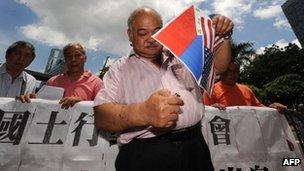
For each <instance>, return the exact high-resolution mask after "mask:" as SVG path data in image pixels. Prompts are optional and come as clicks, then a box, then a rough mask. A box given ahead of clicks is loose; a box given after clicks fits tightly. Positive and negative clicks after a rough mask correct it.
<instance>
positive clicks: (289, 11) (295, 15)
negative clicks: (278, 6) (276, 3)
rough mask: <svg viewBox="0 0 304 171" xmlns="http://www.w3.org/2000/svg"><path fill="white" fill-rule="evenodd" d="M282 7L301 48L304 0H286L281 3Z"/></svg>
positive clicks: (303, 31) (302, 44)
mask: <svg viewBox="0 0 304 171" xmlns="http://www.w3.org/2000/svg"><path fill="white" fill-rule="evenodd" d="M282 9H283V11H284V13H285V16H286V18H287V20H288V22H289V24H290V25H291V27H292V29H293V31H294V33H295V35H296V36H297V38H298V40H299V42H300V44H301V46H302V48H303V47H304V0H287V1H286V2H285V3H284V4H283V5H282Z"/></svg>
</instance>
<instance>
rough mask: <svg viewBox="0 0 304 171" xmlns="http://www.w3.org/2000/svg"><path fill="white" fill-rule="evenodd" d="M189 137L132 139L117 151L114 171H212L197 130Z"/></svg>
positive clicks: (204, 145)
mask: <svg viewBox="0 0 304 171" xmlns="http://www.w3.org/2000/svg"><path fill="white" fill-rule="evenodd" d="M196 132H197V133H195V134H193V135H192V134H191V136H190V137H189V136H186V137H184V136H181V137H179V136H177V137H173V138H172V137H170V136H169V138H167V136H166V135H165V136H161V137H160V138H159V137H157V138H148V139H135V140H132V141H131V142H130V143H128V144H126V145H123V146H122V147H121V148H120V151H119V154H118V156H117V158H116V161H115V167H116V170H117V171H137V170H138V171H150V170H151V171H152V170H155V171H163V170H164V171H170V170H172V171H192V170H193V171H213V170H214V168H213V165H212V162H211V157H210V152H209V148H208V146H207V144H206V142H205V140H204V137H203V135H202V133H201V130H200V128H199V132H198V131H196Z"/></svg>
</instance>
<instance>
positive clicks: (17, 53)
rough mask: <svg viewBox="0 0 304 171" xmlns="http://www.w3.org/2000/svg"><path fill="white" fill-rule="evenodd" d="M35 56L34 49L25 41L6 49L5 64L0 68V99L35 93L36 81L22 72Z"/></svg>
mask: <svg viewBox="0 0 304 171" xmlns="http://www.w3.org/2000/svg"><path fill="white" fill-rule="evenodd" d="M35 56H36V55H35V47H34V46H33V45H32V44H31V43H29V42H26V41H17V42H15V43H13V44H12V45H10V46H9V47H8V48H7V50H6V54H5V59H6V62H5V63H4V64H2V65H1V66H0V97H17V96H20V95H23V94H30V93H33V92H34V91H35V88H36V79H35V78H34V77H33V76H32V75H30V74H28V73H26V72H25V71H24V69H25V68H26V67H27V66H29V65H30V64H31V63H32V61H33V60H34V58H35Z"/></svg>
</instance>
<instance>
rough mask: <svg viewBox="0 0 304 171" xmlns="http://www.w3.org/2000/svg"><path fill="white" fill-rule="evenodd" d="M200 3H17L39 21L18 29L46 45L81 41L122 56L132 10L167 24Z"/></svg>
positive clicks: (74, 0)
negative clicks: (148, 11) (145, 9)
mask: <svg viewBox="0 0 304 171" xmlns="http://www.w3.org/2000/svg"><path fill="white" fill-rule="evenodd" d="M203 1H204V0H186V1H179V0H166V1H163V0H154V1H148V0H128V1H126V0H115V1H112V0H102V1H100V0H91V1H90V2H87V1H83V0H65V1H62V0H51V1H39V0H20V1H19V2H20V3H22V4H25V5H26V6H27V7H29V8H30V9H31V10H32V11H33V12H34V13H35V14H36V15H37V16H38V18H39V20H38V21H37V22H35V23H31V24H29V25H26V26H23V27H21V28H20V29H21V32H22V33H23V34H24V35H25V36H26V37H27V38H30V39H34V40H36V41H39V42H42V43H45V44H47V45H51V46H63V45H64V44H66V43H68V42H71V41H80V42H82V43H84V44H86V46H87V48H89V49H93V50H97V49H101V50H104V51H106V52H109V53H114V54H118V55H121V54H125V53H126V52H127V51H128V49H130V47H129V43H128V39H127V34H126V20H127V18H128V16H129V14H130V13H131V11H132V10H134V9H135V8H137V7H139V6H142V5H145V6H150V7H152V8H155V9H156V10H157V11H158V12H159V13H160V14H161V15H162V16H163V19H164V21H168V20H169V19H170V18H172V16H174V15H176V14H178V13H179V12H181V11H182V10H183V9H184V8H186V7H187V6H189V5H190V4H196V3H200V2H203Z"/></svg>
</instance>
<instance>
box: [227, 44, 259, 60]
mask: <svg viewBox="0 0 304 171" xmlns="http://www.w3.org/2000/svg"><path fill="white" fill-rule="evenodd" d="M252 46H253V43H250V42H242V43H236V42H234V41H232V44H231V53H232V54H231V55H232V58H233V59H234V60H236V61H238V62H239V63H240V65H241V66H243V65H250V62H251V58H252V56H253V55H254V54H255V51H254V49H253V48H252Z"/></svg>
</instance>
